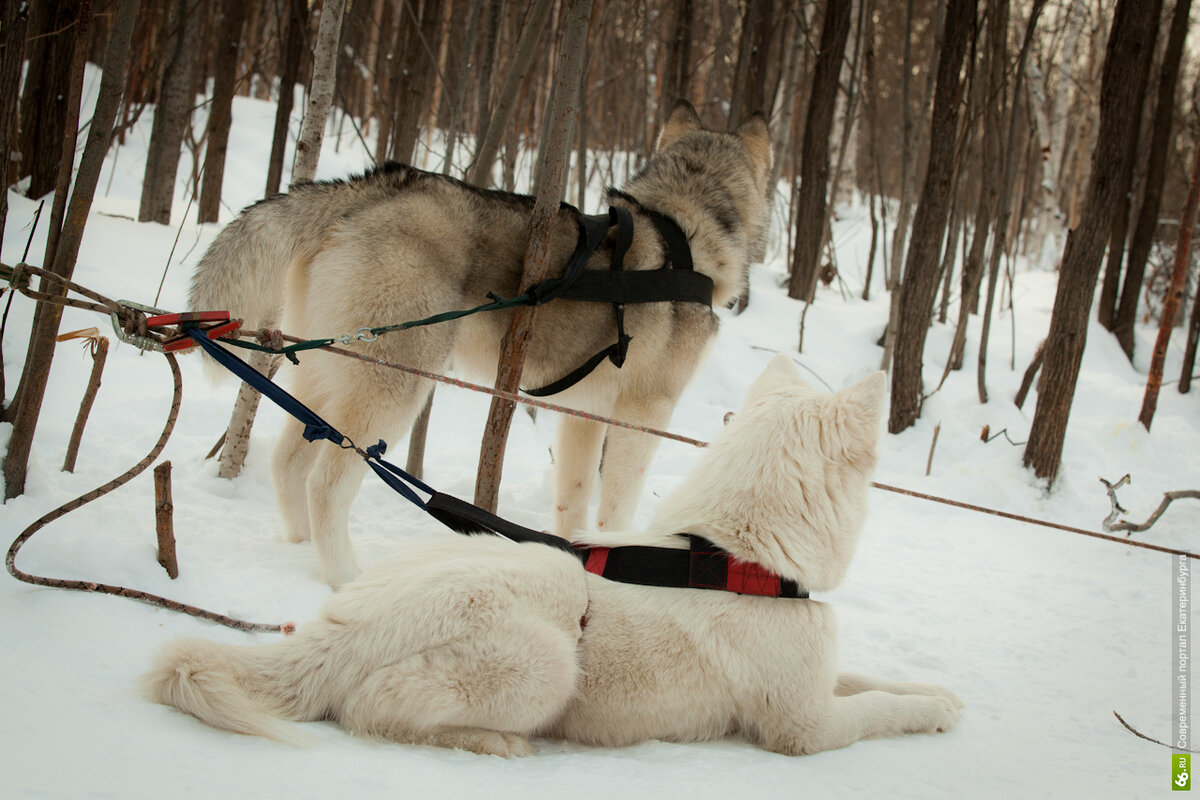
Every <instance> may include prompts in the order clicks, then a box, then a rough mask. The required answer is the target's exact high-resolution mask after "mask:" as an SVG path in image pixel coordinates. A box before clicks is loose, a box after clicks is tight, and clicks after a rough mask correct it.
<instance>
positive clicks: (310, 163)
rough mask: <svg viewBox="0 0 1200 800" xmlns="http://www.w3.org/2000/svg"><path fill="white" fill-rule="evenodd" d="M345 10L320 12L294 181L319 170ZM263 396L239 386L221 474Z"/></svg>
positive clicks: (229, 467) (269, 361)
mask: <svg viewBox="0 0 1200 800" xmlns="http://www.w3.org/2000/svg"><path fill="white" fill-rule="evenodd" d="M345 10H346V3H345V0H325V6H324V8H323V9H322V11H321V22H320V27H319V28H318V31H317V47H316V51H315V53H314V55H313V74H312V84H311V86H310V87H309V91H308V98H309V99H308V108H307V109H306V110H305V112H304V122H303V123H302V124H301V126H300V138H299V141H297V142H296V162H295V164H294V165H293V166H292V183H303V182H306V181H311V180H313V179H314V178H315V177H316V174H317V164H318V162H319V161H320V158H321V142H322V141H324V138H325V122H326V119H327V118H328V116H329V106H330V105H331V104H332V103H333V90H334V83H335V82H336V80H337V56H338V49H339V48H338V43H339V41H340V39H341V33H342V19H343V17H344V12H345ZM260 321H261V320H260ZM279 363H280V362H279V356H271V355H267V354H265V353H254V354H253V355H252V356H251V357H250V364H251V365H252V366H253V367H254V368H255V369H257V370H258V371H260V372H266V373H267V375H268V376H273V375H274V374H275V373H276V372H277V371H278V370H279ZM260 397H261V395H260V394H259V393H258V391H257V390H255V389H253V388H251V387H250V385H249V384H242V386H241V387H240V388H239V389H238V395H237V400H235V401H234V405H233V413H232V414H231V416H230V419H229V427H228V428H227V429H226V432H225V446H224V447H223V448H222V450H221V465H220V468H219V469H218V475H219V476H220V477H222V478H236V477H237V476H238V475H239V474H241V471H242V467H243V466H244V465H245V463H246V453H247V451H248V450H249V449H250V432H251V430H252V429H253V427H254V418H255V416H256V414H257V412H258V401H259V399H260Z"/></svg>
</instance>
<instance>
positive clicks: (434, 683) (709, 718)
mask: <svg viewBox="0 0 1200 800" xmlns="http://www.w3.org/2000/svg"><path fill="white" fill-rule="evenodd" d="M883 391H884V381H883V376H882V373H877V374H875V375H872V376H870V377H868V378H866V379H865V380H863V381H862V382H860V383H859V384H858V385H856V386H853V387H851V388H849V389H846V390H844V391H842V392H838V393H837V394H834V395H826V394H822V393H819V392H815V391H813V390H812V389H809V388H808V387H807V386H805V385H804V384H803V383H802V382H801V381H800V379H799V375H798V373H797V372H796V369H795V367H794V366H792V364H791V361H790V360H789V359H787V358H786V357H779V358H777V359H775V360H774V361H772V363H771V364H770V365H769V366H768V367H767V369H766V371H765V372H764V373H763V375H762V376H761V377H760V378H759V379H758V380H757V381H756V382H755V384H754V385H753V386H752V387H751V389H750V392H749V395H748V397H747V400H746V403H745V405H744V407H743V409H742V410H741V411H740V412H739V413H738V414H737V416H736V417H735V418H734V420H733V422H732V423H731V424H730V425H728V426H727V427H726V428H725V430H724V431H722V433H721V434H720V435H719V436H718V437H717V439H716V441H714V442H713V443H712V445H711V446H710V447H709V448H708V451H707V452H706V453H705V454H704V455H703V456H702V458H701V459H700V461H699V463H698V464H697V465H696V467H695V469H694V470H693V471H692V472H691V474H690V475H689V476H688V477H687V478H686V479H685V481H684V482H683V484H682V485H681V486H680V488H679V489H678V490H677V491H675V492H674V493H673V494H672V495H670V496H669V497H667V498H666V499H665V500H664V501H663V503H662V505H661V508H660V509H659V512H658V515H657V517H656V518H655V521H654V523H653V525H652V526H651V529H650V531H648V532H647V533H646V534H636V535H634V534H629V535H626V536H624V537H622V536H621V535H619V534H616V533H613V532H605V533H604V534H603V537H604V539H605V540H607V543H608V544H614V543H617V544H619V543H620V542H621V541H622V540H624V541H625V542H626V543H630V544H652V543H664V542H667V541H669V540H670V539H671V538H673V534H675V533H680V532H690V533H699V534H703V535H704V536H706V537H707V538H709V539H711V540H712V541H714V542H716V543H717V544H718V545H720V546H721V547H723V548H725V549H726V550H728V551H730V552H731V553H733V554H735V555H737V556H738V557H739V558H741V559H743V560H748V561H754V562H757V563H759V564H762V565H764V566H766V567H768V568H770V569H771V570H773V571H776V572H778V573H779V574H781V575H782V576H784V577H787V578H791V579H793V580H795V581H797V582H798V583H800V585H801V586H802V587H803V588H805V589H808V590H810V591H812V590H821V589H828V588H832V587H833V586H835V585H836V584H837V583H838V582H839V581H840V580H841V578H842V575H843V574H844V573H845V570H846V567H847V564H848V562H849V559H850V557H851V556H852V554H853V551H854V546H855V542H856V539H857V536H858V532H859V528H860V527H861V525H862V522H863V519H864V515H865V502H866V490H867V486H868V483H869V480H870V473H871V470H872V467H873V465H874V461H875V445H876V440H877V438H878V431H879V421H880V420H879V417H880V409H881V403H882V397H883ZM592 539H593V540H597V539H599V536H596V537H592ZM585 621H586V624H584V622H585ZM835 639H836V636H835V622H834V615H833V610H832V609H831V608H830V607H829V606H828V605H826V604H825V603H821V602H818V601H816V600H795V599H781V598H767V597H752V596H741V595H735V594H731V593H726V592H720V591H706V590H696V589H668V588H657V587H645V586H631V585H627V584H621V583H616V582H613V581H609V580H605V579H603V578H599V577H596V576H594V575H590V574H587V573H585V572H584V571H583V570H582V568H581V566H580V564H579V562H578V560H577V559H576V558H575V557H574V556H572V555H570V554H567V553H564V552H562V551H560V550H557V549H554V548H551V547H547V546H544V545H538V544H520V545H518V544H513V543H511V542H508V541H506V540H502V539H499V538H496V537H490V536H479V537H461V536H457V535H451V534H447V536H446V538H445V539H444V540H439V541H437V542H435V543H432V544H422V545H418V546H413V547H409V548H406V549H405V550H404V551H403V553H401V554H400V555H398V556H396V557H394V558H393V559H391V560H390V561H389V562H387V563H384V564H380V565H379V566H377V567H376V568H374V569H372V570H370V571H368V572H367V573H365V574H364V575H363V576H362V577H361V578H360V579H359V580H357V581H355V582H354V583H352V584H350V585H348V586H347V587H345V589H343V590H342V591H341V592H340V593H338V594H336V595H335V596H334V597H333V598H332V599H331V600H330V601H329V603H328V604H327V605H326V607H325V609H324V611H323V612H322V614H321V616H320V618H319V619H318V620H316V621H315V622H313V623H310V624H309V625H307V626H304V627H302V628H301V629H300V631H299V632H298V633H297V634H295V635H294V636H292V637H290V638H288V639H285V640H284V641H281V642H278V643H276V644H272V645H268V646H266V647H258V648H249V647H234V646H228V645H217V644H213V643H209V642H203V641H184V642H179V643H175V644H173V645H170V646H168V648H167V649H166V650H165V651H164V653H163V655H162V656H161V657H160V660H159V662H158V665H157V666H156V668H155V669H154V671H153V672H152V673H151V674H150V675H149V676H148V677H147V684H148V687H149V691H150V695H151V696H152V697H153V699H155V700H157V701H159V702H162V703H167V704H170V705H174V706H176V707H178V708H180V709H182V710H184V711H187V712H188V713H191V714H193V715H195V716H197V717H199V718H200V719H202V720H204V721H205V722H208V723H209V724H212V725H215V726H218V727H222V728H226V729H229V730H233V731H239V732H243V733H255V734H260V735H264V736H271V737H274V738H279V739H292V738H295V733H294V731H291V730H289V728H288V727H287V726H286V725H285V723H283V722H281V720H316V719H333V720H336V721H337V722H339V723H340V724H341V725H342V726H344V727H345V728H347V729H348V730H350V731H352V732H355V733H360V734H364V735H370V736H377V737H382V738H387V739H391V740H394V741H399V742H407V743H420V744H433V745H439V746H443V747H457V748H463V749H467V750H472V751H475V752H480V753H495V754H501V755H523V754H527V753H529V752H531V747H530V745H529V741H528V737H530V736H533V735H540V736H552V737H560V738H564V739H568V740H572V741H577V742H585V743H591V744H597V745H607V746H616V745H625V744H632V743H635V742H638V741H643V740H646V739H655V738H657V739H666V740H672V741H700V740H706V739H715V738H719V737H722V736H725V735H727V734H729V733H731V732H734V731H738V732H740V733H741V734H742V735H743V736H745V737H746V738H748V739H749V740H750V741H753V742H755V743H756V744H758V745H760V746H762V747H765V748H768V749H771V750H776V751H778V752H782V753H790V754H799V753H812V752H816V751H820V750H826V749H829V748H835V747H843V746H845V745H848V744H851V743H852V742H855V741H857V740H859V739H863V738H869V737H877V736H892V735H899V734H903V733H917V732H933V731H944V730H947V729H949V728H951V727H952V726H953V725H954V724H955V722H956V720H957V719H958V715H959V712H960V709H961V708H962V703H961V702H960V701H959V700H958V699H957V698H956V697H955V696H954V695H953V694H952V693H951V692H949V691H947V690H945V689H941V688H939V687H935V686H926V685H922V684H910V683H895V682H890V681H883V680H879V679H876V678H870V677H867V676H862V675H856V674H852V673H841V674H839V673H838V671H837V653H836V641H835Z"/></svg>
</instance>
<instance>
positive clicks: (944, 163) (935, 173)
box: [888, 0, 975, 433]
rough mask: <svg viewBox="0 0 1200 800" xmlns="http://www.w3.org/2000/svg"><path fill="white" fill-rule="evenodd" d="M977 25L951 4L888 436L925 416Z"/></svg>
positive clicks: (971, 1) (907, 272)
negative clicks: (967, 64) (964, 77)
mask: <svg viewBox="0 0 1200 800" xmlns="http://www.w3.org/2000/svg"><path fill="white" fill-rule="evenodd" d="M974 22H975V0H950V2H949V3H948V4H947V6H946V34H945V43H944V45H943V48H942V56H941V58H940V59H939V60H938V67H937V87H936V88H935V90H934V95H933V117H932V119H931V122H930V128H929V136H930V149H929V166H928V167H927V168H926V171H925V185H924V187H923V188H922V190H921V200H920V203H919V205H918V206H917V210H916V213H915V214H914V216H913V226H912V238H911V240H910V241H909V245H908V254H907V257H906V259H905V264H904V283H903V285H902V287H901V289H900V292H901V299H900V306H899V310H900V315H899V319H898V320H897V319H893V320H892V323H893V324H895V326H896V349H895V355H894V357H893V365H892V407H891V414H890V416H889V418H888V430H889V431H890V432H892V433H899V432H900V431H902V430H904V429H905V428H908V427H909V426H911V425H912V424H913V423H914V422H915V421H916V419H917V417H919V416H920V414H921V402H922V399H923V398H922V381H921V374H922V366H923V353H924V350H925V334H926V333H927V332H928V330H929V321H930V318H931V317H932V315H933V302H934V299H935V298H936V296H937V280H938V267H939V265H940V256H941V245H942V239H943V237H944V236H945V233H946V220H947V218H948V217H949V214H950V194H951V190H952V187H953V183H954V146H955V142H956V141H957V139H958V136H957V130H958V106H959V101H960V95H961V81H960V79H959V73H960V72H961V71H962V63H963V56H964V55H965V54H966V51H967V42H968V41H969V39H970V37H971V30H972V28H973V26H974Z"/></svg>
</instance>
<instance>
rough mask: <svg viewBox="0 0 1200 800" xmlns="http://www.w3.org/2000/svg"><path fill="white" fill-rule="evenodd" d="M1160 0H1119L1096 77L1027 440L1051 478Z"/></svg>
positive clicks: (1042, 474)
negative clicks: (1084, 164)
mask: <svg viewBox="0 0 1200 800" xmlns="http://www.w3.org/2000/svg"><path fill="white" fill-rule="evenodd" d="M1160 6H1161V0H1149V2H1145V1H1144V0H1118V2H1117V6H1116V9H1115V11H1114V13H1113V24H1112V31H1111V33H1110V34H1109V37H1108V45H1107V47H1106V49H1105V58H1104V70H1103V75H1102V77H1101V83H1100V128H1099V131H1098V134H1097V139H1096V147H1095V150H1094V151H1093V153H1092V174H1091V177H1090V178H1089V180H1088V185H1087V193H1086V195H1085V199H1084V205H1083V208H1082V211H1081V217H1080V221H1079V226H1078V227H1077V228H1075V230H1073V231H1071V232H1070V233H1069V234H1068V235H1067V244H1066V247H1065V249H1064V251H1063V259H1062V265H1061V267H1060V268H1059V275H1058V291H1057V293H1056V294H1055V298H1054V311H1053V316H1052V317H1051V319H1050V332H1049V334H1048V335H1047V337H1046V355H1045V359H1044V362H1043V365H1042V377H1041V379H1040V381H1039V382H1038V398H1037V410H1036V411H1035V412H1034V417H1033V424H1032V426H1031V428H1030V431H1029V440H1028V442H1027V443H1026V445H1025V454H1024V462H1025V466H1027V467H1031V468H1032V469H1033V471H1034V474H1035V475H1037V476H1038V477H1039V478H1044V479H1046V480H1047V481H1048V482H1049V483H1053V482H1054V479H1055V478H1056V477H1057V475H1058V469H1059V465H1060V463H1061V461H1062V450H1063V441H1064V440H1065V438H1066V434H1067V421H1068V419H1069V417H1070V414H1071V403H1072V400H1073V399H1074V396H1075V385H1076V382H1077V380H1078V378H1079V365H1080V362H1081V361H1082V360H1083V349H1084V346H1085V345H1086V343H1087V325H1088V316H1089V314H1090V312H1091V305H1092V295H1093V293H1094V289H1095V286H1096V278H1097V275H1098V274H1099V271H1100V261H1101V259H1102V258H1103V256H1104V246H1105V244H1106V242H1107V240H1108V234H1109V232H1110V230H1111V229H1112V214H1113V210H1114V209H1115V208H1116V207H1117V204H1118V202H1117V201H1118V200H1119V198H1118V197H1117V194H1118V192H1119V191H1120V183H1119V181H1118V178H1119V176H1120V174H1121V170H1122V169H1124V161H1125V159H1126V158H1128V157H1129V151H1128V148H1127V147H1126V145H1127V143H1128V141H1129V138H1130V137H1131V136H1134V135H1136V131H1135V129H1136V127H1137V124H1138V120H1136V119H1134V118H1133V117H1132V116H1131V115H1130V114H1128V113H1127V112H1126V104H1127V102H1128V98H1129V95H1130V92H1132V91H1133V90H1134V88H1135V87H1136V85H1137V79H1138V73H1139V71H1140V69H1141V62H1142V60H1143V59H1148V58H1150V57H1151V56H1152V55H1153V52H1154V36H1153V31H1154V27H1155V25H1156V22H1155V20H1157V18H1158V13H1159V8H1160Z"/></svg>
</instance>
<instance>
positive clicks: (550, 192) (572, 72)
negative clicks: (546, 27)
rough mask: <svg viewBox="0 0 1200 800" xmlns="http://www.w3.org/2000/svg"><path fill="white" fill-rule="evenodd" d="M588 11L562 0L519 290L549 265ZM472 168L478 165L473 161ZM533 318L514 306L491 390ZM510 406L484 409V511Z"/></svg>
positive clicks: (510, 373)
mask: <svg viewBox="0 0 1200 800" xmlns="http://www.w3.org/2000/svg"><path fill="white" fill-rule="evenodd" d="M591 10H592V0H566V3H565V7H564V11H563V30H564V32H563V42H562V47H561V48H559V51H558V62H557V65H556V67H555V83H556V84H557V85H558V86H559V91H558V92H557V94H556V95H555V96H556V98H557V102H556V103H555V105H554V108H553V109H551V119H552V127H551V132H550V138H551V142H552V145H551V147H550V148H549V150H548V151H547V154H546V165H545V168H544V171H543V172H542V175H541V180H540V182H539V186H538V192H537V198H536V200H535V201H534V207H533V212H532V214H531V215H530V221H529V241H528V244H527V245H526V248H525V268H524V272H523V274H522V276H521V288H522V290H524V289H526V288H528V287H529V286H531V285H532V284H534V283H537V282H538V281H540V280H542V279H543V278H544V277H545V275H546V270H547V269H548V267H549V257H550V252H549V243H550V230H551V226H552V224H553V222H554V217H555V216H556V215H557V213H558V210H559V201H560V198H561V191H562V185H563V175H564V174H565V172H566V167H567V154H568V153H569V152H570V147H571V138H572V137H571V131H572V127H573V125H574V122H575V103H574V96H575V87H577V86H578V85H579V73H580V71H581V70H582V69H583V50H584V42H585V41H586V40H587V32H588V20H589V17H590V15H591ZM476 166H477V167H478V164H477V165H476ZM536 316H537V308H536V307H535V306H519V307H518V308H517V309H516V313H514V315H513V320H512V323H511V324H510V325H509V329H508V333H507V334H505V337H504V342H503V343H502V344H501V347H500V360H499V365H498V367H497V378H496V388H497V389H502V390H504V391H507V392H515V391H517V390H518V387H519V386H520V382H521V370H522V368H523V367H524V364H525V354H526V350H527V347H528V342H529V338H530V335H531V334H532V332H533V325H534V322H535V319H536ZM513 407H514V404H513V403H512V402H510V401H507V400H501V399H499V398H495V399H493V401H492V405H491V409H490V411H489V412H488V420H487V426H486V428H485V430H484V438H483V444H482V445H481V447H480V452H479V471H478V475H477V476H476V479H475V505H477V506H480V507H481V508H485V509H487V510H489V511H495V510H496V501H497V498H498V496H499V492H500V478H501V472H502V470H503V464H504V449H505V444H506V443H507V440H508V429H509V426H510V424H511V423H512V414H513Z"/></svg>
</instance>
